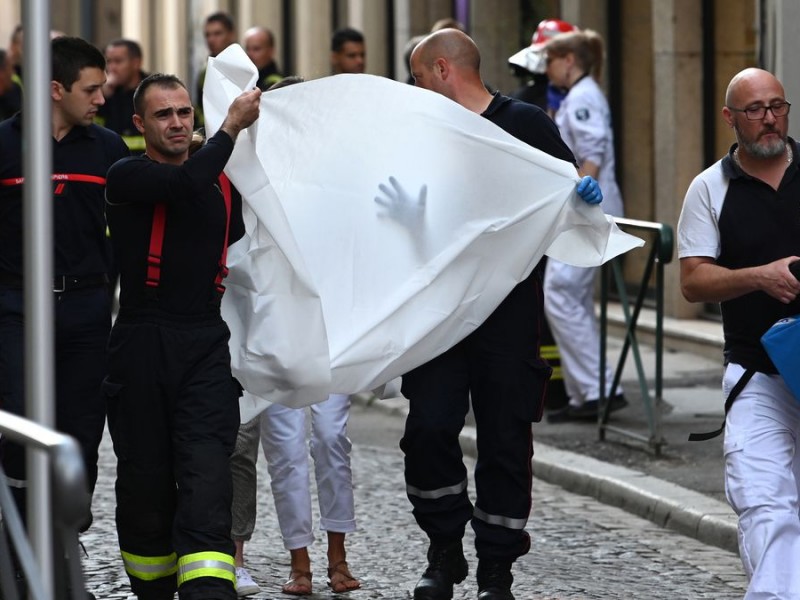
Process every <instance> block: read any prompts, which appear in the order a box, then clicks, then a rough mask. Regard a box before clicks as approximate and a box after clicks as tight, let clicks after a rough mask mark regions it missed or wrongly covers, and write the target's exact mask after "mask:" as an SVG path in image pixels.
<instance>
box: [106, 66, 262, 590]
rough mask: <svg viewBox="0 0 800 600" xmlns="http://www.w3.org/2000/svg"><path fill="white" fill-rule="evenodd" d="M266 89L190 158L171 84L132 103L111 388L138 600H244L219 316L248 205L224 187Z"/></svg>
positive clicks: (183, 97) (235, 388)
mask: <svg viewBox="0 0 800 600" xmlns="http://www.w3.org/2000/svg"><path fill="white" fill-rule="evenodd" d="M260 97H261V90H258V89H256V90H252V91H248V92H245V93H243V94H241V95H240V96H238V97H237V98H236V99H235V100H234V101H233V102H232V103H231V105H230V107H229V108H228V113H227V116H226V118H225V120H224V121H223V123H222V125H221V126H220V130H219V131H218V132H217V133H216V134H215V135H214V136H213V137H212V138H211V139H209V141H208V142H207V143H206V144H205V145H204V146H203V147H202V148H200V149H199V150H197V151H196V152H195V153H194V154H193V155H192V156H191V158H190V157H189V148H190V146H191V144H192V139H193V136H192V127H193V124H194V111H193V109H192V104H191V100H190V98H189V92H188V91H187V89H186V87H185V86H184V84H183V83H182V82H181V81H180V79H178V78H177V77H175V76H173V75H164V74H154V75H150V76H149V77H147V78H146V79H144V80H143V81H142V83H141V84H139V87H138V88H137V90H136V93H135V95H134V107H135V115H134V123H135V125H136V128H137V129H138V130H139V131H140V132H141V133H142V134H143V135H144V139H145V146H146V154H144V155H142V156H137V157H131V158H129V159H127V160H121V161H118V162H117V163H116V164H114V166H112V167H111V169H110V170H109V172H108V190H107V195H106V198H107V203H106V212H107V214H108V223H109V228H110V230H111V241H112V243H113V245H114V251H115V256H116V257H117V262H118V265H119V271H120V309H119V314H118V316H117V319H116V321H115V323H114V328H113V330H112V332H111V336H110V338H109V340H108V351H109V369H108V376H107V377H106V379H105V380H104V382H103V391H104V393H105V395H106V400H107V403H108V423H109V432H110V433H111V438H112V440H113V442H114V452H115V454H116V456H117V481H116V486H115V489H116V495H117V512H116V514H117V533H118V538H119V545H120V550H121V553H122V558H123V563H124V565H125V571H126V572H127V574H128V577H129V579H130V582H131V587H132V589H133V592H134V593H135V594H136V595H137V596H138V597H139V598H140V600H145V599H147V600H166V599H167V598H172V597H173V595H174V593H175V591H176V589H177V591H178V594H179V597H180V598H181V599H182V600H194V599H200V598H218V599H220V600H228V599H229V600H233V599H235V598H236V597H237V594H236V589H235V585H236V570H235V566H234V544H233V541H232V540H231V486H232V482H231V470H230V455H231V453H232V452H233V448H234V443H235V440H236V432H237V429H238V427H239V405H238V397H239V395H240V391H241V388H240V386H239V385H238V383H237V381H236V380H235V379H234V378H233V376H232V374H231V364H230V363H231V359H230V352H229V350H228V338H229V337H230V332H229V330H228V326H227V325H226V324H225V322H224V321H223V320H222V316H221V314H220V301H221V298H222V294H223V292H224V290H225V288H224V286H223V284H222V282H223V280H224V277H225V275H226V274H227V268H226V267H225V257H226V254H227V247H228V245H229V244H232V243H233V242H235V241H236V240H238V239H239V238H241V237H242V235H243V234H244V223H243V221H242V210H241V209H242V206H241V196H240V195H239V194H238V192H237V191H236V190H235V189H234V188H233V187H232V186H231V185H230V182H229V181H228V180H227V178H225V177H224V176H221V174H222V170H223V168H224V167H225V164H226V163H227V162H228V158H229V157H230V155H231V152H232V151H233V147H234V142H235V140H236V137H237V136H238V134H239V132H240V131H241V130H242V129H245V128H246V127H249V126H250V125H251V124H252V123H253V122H254V121H255V120H256V119H257V118H258V111H259V100H260Z"/></svg>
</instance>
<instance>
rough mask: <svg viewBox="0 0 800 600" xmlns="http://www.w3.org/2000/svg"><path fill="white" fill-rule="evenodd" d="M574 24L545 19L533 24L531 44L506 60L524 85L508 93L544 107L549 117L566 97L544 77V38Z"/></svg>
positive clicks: (571, 28) (568, 29) (545, 39)
mask: <svg viewBox="0 0 800 600" xmlns="http://www.w3.org/2000/svg"><path fill="white" fill-rule="evenodd" d="M577 29H578V28H577V27H575V26H574V25H572V24H571V23H567V22H566V21H559V20H558V19H545V20H544V21H542V22H541V23H539V25H538V26H537V27H536V31H534V33H533V35H532V36H531V43H530V45H529V46H526V47H525V48H523V49H522V50H520V51H519V52H517V53H516V54H514V55H512V56H511V57H509V59H508V64H509V65H511V68H512V70H513V71H514V75H515V76H516V77H518V78H519V79H521V80H522V81H523V84H522V85H521V86H520V87H519V88H518V89H517V90H515V91H514V93H512V94H510V95H511V97H512V98H517V99H518V100H522V101H523V102H530V103H531V104H535V105H536V106H538V107H539V108H541V109H543V110H546V111H547V113H548V114H549V115H550V116H551V117H552V116H554V115H555V114H556V111H558V107H559V105H560V104H561V101H562V100H563V99H564V96H566V92H565V91H564V90H563V89H560V88H558V87H555V86H553V85H552V84H551V83H550V81H549V80H548V78H547V52H546V51H545V46H546V44H547V41H548V40H550V39H552V38H553V37H555V36H556V35H558V34H559V33H567V32H569V31H577Z"/></svg>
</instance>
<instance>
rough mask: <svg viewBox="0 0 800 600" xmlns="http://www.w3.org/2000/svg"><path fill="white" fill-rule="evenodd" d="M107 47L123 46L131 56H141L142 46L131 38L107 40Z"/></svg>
mask: <svg viewBox="0 0 800 600" xmlns="http://www.w3.org/2000/svg"><path fill="white" fill-rule="evenodd" d="M107 47H108V48H125V49H126V50H127V51H128V56H130V57H131V58H139V59H141V58H142V47H141V46H140V45H139V42H134V41H133V40H126V39H119V40H112V41H110V42H108V46H107Z"/></svg>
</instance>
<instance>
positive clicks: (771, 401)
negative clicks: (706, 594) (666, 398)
mask: <svg viewBox="0 0 800 600" xmlns="http://www.w3.org/2000/svg"><path fill="white" fill-rule="evenodd" d="M743 372H744V369H743V368H742V367H741V366H740V365H736V364H730V365H728V367H727V369H726V370H725V376H724V379H723V384H722V387H723V392H724V394H725V397H727V395H728V393H729V392H730V390H731V388H732V387H733V386H734V385H736V382H737V381H739V378H740V377H741V375H742V373H743ZM798 432H800V403H798V402H797V401H796V400H795V399H794V397H793V396H792V394H791V392H790V391H789V389H788V388H787V387H786V384H785V383H784V381H783V378H781V377H780V376H779V375H766V374H764V373H756V374H755V375H754V376H753V378H752V379H751V380H750V382H749V383H748V384H747V386H746V387H745V388H744V390H743V391H742V392H741V394H740V395H739V397H738V398H737V399H736V400H735V401H734V403H733V406H732V407H731V410H730V412H729V413H728V417H727V419H726V424H725V444H724V448H725V493H726V495H727V497H728V502H729V503H730V505H731V506H732V507H733V510H734V511H736V514H737V515H738V516H739V553H740V555H741V558H742V563H743V564H744V569H745V572H746V573H747V577H748V578H749V580H750V583H749V586H748V588H747V594H746V595H745V599H746V600H763V599H766V598H775V599H777V598H780V599H781V600H788V599H792V598H794V599H798V598H800V568H798V565H800V455H798Z"/></svg>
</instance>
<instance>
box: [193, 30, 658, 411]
mask: <svg viewBox="0 0 800 600" xmlns="http://www.w3.org/2000/svg"><path fill="white" fill-rule="evenodd" d="M255 78H256V69H255V67H254V66H253V65H252V63H250V61H249V59H248V58H247V56H246V55H245V53H244V51H243V50H242V49H241V48H240V47H239V46H231V47H229V48H228V49H227V50H225V51H224V52H222V53H221V54H220V55H219V56H218V57H217V58H216V59H213V58H212V59H209V65H208V70H207V74H206V80H205V88H204V99H205V105H204V112H205V118H206V127H207V130H208V133H209V135H211V134H213V133H214V132H215V131H216V130H217V129H218V128H219V127H220V125H221V124H222V120H223V119H224V117H225V114H226V113H227V109H228V106H229V105H230V103H231V102H232V101H233V99H234V98H235V97H236V96H237V95H238V94H239V93H241V91H243V90H246V89H250V88H252V87H253V84H254V82H255ZM226 173H227V174H228V176H229V177H230V178H231V180H232V182H233V183H234V185H235V186H236V187H237V188H238V189H239V191H240V192H241V193H242V195H243V197H244V200H245V202H244V216H245V226H246V231H247V233H246V235H245V237H244V239H242V240H240V241H239V242H237V243H236V244H235V245H234V246H232V247H231V249H230V251H229V254H228V263H229V267H230V276H229V277H228V279H227V280H226V286H227V288H228V291H227V292H226V294H225V297H224V300H223V314H224V317H225V319H226V321H227V322H228V324H229V326H230V328H231V354H232V361H233V369H234V374H235V376H236V377H237V378H238V379H239V381H240V382H241V383H242V385H243V386H244V388H245V389H246V390H247V391H248V392H249V394H248V395H247V396H246V398H245V399H244V400H243V404H242V409H243V416H242V418H243V420H244V418H245V413H246V414H247V415H252V414H254V412H253V411H254V410H258V409H259V408H260V407H263V406H264V405H265V404H264V402H263V401H264V400H266V401H269V402H281V403H284V404H287V405H291V406H303V405H306V404H310V403H313V402H317V401H320V400H323V399H324V398H325V397H327V395H328V393H329V392H340V393H354V392H359V391H362V390H368V389H373V388H376V387H378V386H380V385H381V384H383V383H385V382H387V381H389V380H391V379H393V378H395V377H397V376H400V375H402V374H403V373H405V372H407V371H409V370H410V369H412V368H414V367H416V366H418V365H420V364H422V363H424V362H426V361H428V360H430V359H431V358H433V357H435V356H437V355H438V354H440V353H442V352H443V351H444V350H446V349H447V348H449V347H451V346H452V345H454V344H455V343H457V342H458V341H459V340H461V339H463V338H464V337H465V336H466V335H468V334H469V333H470V332H471V331H473V330H474V329H475V328H476V327H477V326H478V325H479V324H480V323H482V322H483V321H484V320H485V319H486V317H487V316H488V315H489V314H491V312H492V311H493V310H494V309H495V308H496V307H497V305H498V304H499V303H500V302H501V301H502V300H503V298H505V296H506V295H507V294H508V293H509V291H510V290H511V289H512V288H513V287H514V286H515V285H516V284H517V283H518V282H519V281H521V280H522V279H524V278H525V277H526V276H527V275H528V274H529V273H530V272H531V270H532V269H533V267H534V266H535V265H536V263H537V262H538V261H539V260H540V259H541V257H542V255H543V254H548V255H549V256H553V257H554V258H557V259H558V260H561V261H564V262H568V263H570V264H575V265H579V266H596V265H599V264H601V263H603V262H605V261H606V260H609V259H610V258H612V257H614V256H616V255H618V254H621V253H623V252H626V251H627V250H629V249H631V248H634V247H638V246H641V245H642V244H643V242H642V241H641V240H639V239H638V238H634V237H632V236H629V235H627V234H625V233H622V232H621V231H619V230H618V229H617V228H616V226H615V225H614V224H613V222H612V221H611V219H610V218H607V217H606V215H604V214H603V212H602V210H601V209H600V208H599V207H596V206H588V205H586V204H585V203H584V202H583V201H581V200H580V199H579V198H578V197H577V195H576V194H575V191H574V190H575V184H576V182H577V181H578V177H577V175H576V173H575V169H574V167H573V166H572V165H570V164H568V163H566V162H563V161H560V160H557V159H555V158H553V157H551V156H549V155H546V154H544V153H542V152H540V151H538V150H535V149H533V148H531V147H529V146H527V145H526V144H524V143H522V142H519V141H518V140H516V139H515V138H514V137H513V136H511V135H509V134H507V133H506V132H504V131H503V130H501V129H500V128H499V127H497V126H496V125H494V124H493V123H491V122H489V121H488V120H487V119H485V118H483V117H481V116H479V115H476V114H474V113H472V112H470V111H468V110H466V109H464V108H462V107H461V106H459V105H458V104H456V103H455V102H452V101H451V100H448V99H446V98H444V97H443V96H440V95H438V94H435V93H433V92H428V91H426V90H422V89H418V88H415V87H412V86H409V85H406V84H401V83H397V82H394V81H391V80H388V79H384V78H381V77H374V76H370V75H338V76H334V77H326V78H323V79H318V80H315V81H309V82H305V83H302V84H296V85H292V86H288V87H286V88H283V89H279V90H274V91H271V92H268V93H265V94H264V95H263V96H262V100H261V116H260V117H259V119H258V121H257V122H256V123H255V124H254V125H253V126H252V127H251V128H250V129H249V130H248V131H247V132H242V134H240V136H239V138H238V140H237V142H236V149H235V150H234V154H233V156H232V157H231V160H230V161H229V163H228V165H227V167H226Z"/></svg>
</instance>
